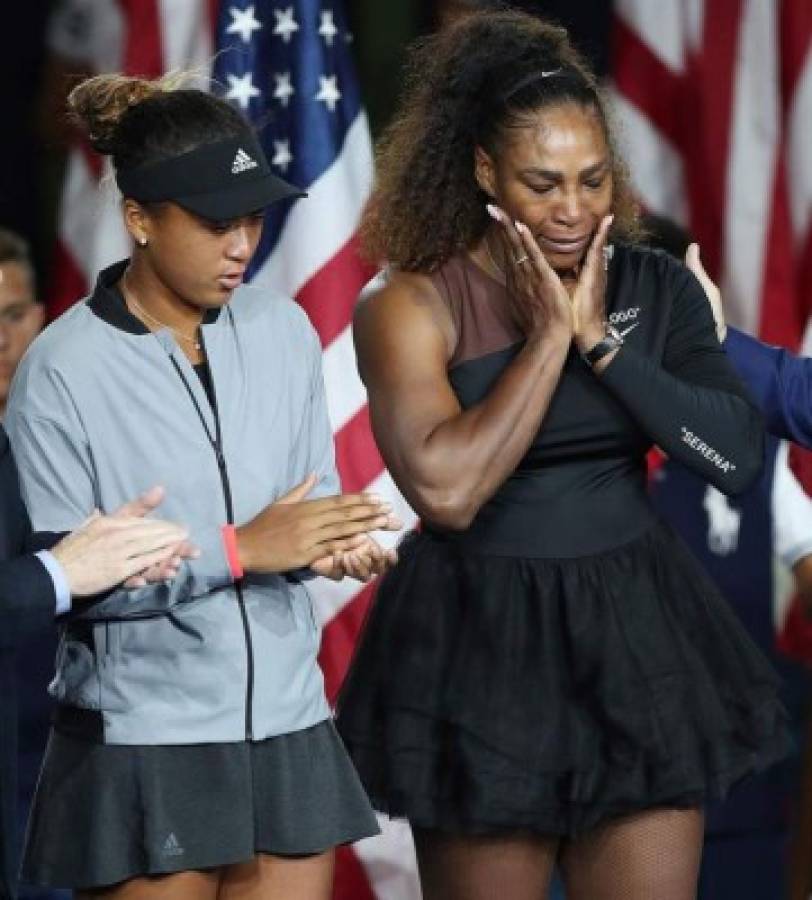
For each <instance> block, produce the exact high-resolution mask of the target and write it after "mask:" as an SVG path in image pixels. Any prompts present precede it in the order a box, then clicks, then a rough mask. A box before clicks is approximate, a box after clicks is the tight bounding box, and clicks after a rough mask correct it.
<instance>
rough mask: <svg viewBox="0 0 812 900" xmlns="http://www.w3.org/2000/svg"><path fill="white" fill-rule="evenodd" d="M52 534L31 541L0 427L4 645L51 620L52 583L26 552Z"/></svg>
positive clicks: (14, 470)
mask: <svg viewBox="0 0 812 900" xmlns="http://www.w3.org/2000/svg"><path fill="white" fill-rule="evenodd" d="M56 537H58V536H57V535H42V536H41V538H38V539H37V540H35V539H34V535H32V534H31V524H30V522H29V519H28V513H27V512H26V510H25V506H24V505H23V501H22V497H21V496H20V485H19V481H18V478H17V468H16V466H15V465H14V457H13V456H12V454H11V449H10V447H9V444H8V440H7V439H6V436H5V433H4V432H3V431H2V429H0V630H2V633H3V639H2V641H0V643H2V644H3V645H4V646H13V645H14V643H15V642H16V640H17V639H18V638H19V635H20V632H22V631H27V630H29V629H31V628H36V627H37V626H38V625H39V624H40V623H44V622H47V621H53V617H54V610H55V604H56V591H55V589H54V584H53V581H52V580H51V576H50V575H49V574H48V571H47V569H46V568H45V566H44V565H43V564H42V563H41V562H40V561H39V560H38V559H37V558H36V557H35V556H33V555H32V553H31V552H30V551H31V549H32V547H36V548H37V549H40V548H42V549H44V547H46V546H50V545H52V544H53V543H54V538H56Z"/></svg>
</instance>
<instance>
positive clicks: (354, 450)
mask: <svg viewBox="0 0 812 900" xmlns="http://www.w3.org/2000/svg"><path fill="white" fill-rule="evenodd" d="M335 445H336V463H337V465H338V471H339V473H340V474H341V487H342V489H343V490H344V491H346V492H347V493H348V494H354V493H356V492H357V491H362V490H364V488H366V486H367V485H368V484H369V483H370V482H371V481H374V480H375V479H376V478H377V477H378V476H379V475H380V474H381V472H382V471H383V469H384V463H383V460H382V459H381V455H380V453H379V452H378V447H377V445H376V444H375V438H374V437H373V436H372V426H371V424H370V421H369V407H368V406H363V407H361V409H359V410H358V412H357V413H356V414H355V415H354V416H353V417H352V418H351V419H350V420H349V422H347V424H346V425H345V426H344V427H343V428H342V429H341V430H340V431H339V432H337V433H336V435H335Z"/></svg>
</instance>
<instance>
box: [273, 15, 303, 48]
mask: <svg viewBox="0 0 812 900" xmlns="http://www.w3.org/2000/svg"><path fill="white" fill-rule="evenodd" d="M273 14H274V15H275V16H276V27H275V28H274V30H273V33H274V34H278V35H279V36H280V37H281V38H282V40H283V41H284V42H285V43H286V44H289V43H290V39H291V37H292V36H293V33H294V31H298V30H299V23H298V22H297V21H296V19H294V18H293V7H292V6H289V7H288V8H287V9H275V10H274V11H273Z"/></svg>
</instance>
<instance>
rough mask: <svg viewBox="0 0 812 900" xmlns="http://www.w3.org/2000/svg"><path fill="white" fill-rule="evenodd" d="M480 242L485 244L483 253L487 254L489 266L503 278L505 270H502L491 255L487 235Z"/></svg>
mask: <svg viewBox="0 0 812 900" xmlns="http://www.w3.org/2000/svg"><path fill="white" fill-rule="evenodd" d="M482 240H483V242H484V244H485V252H486V253H487V254H488V259H489V260H490V261H491V265H492V266H493V267H494V269H496V271H497V272H498V273H499V275H500V276H501V277H502V278H505V270H504V269H503V268H502V267H501V266H500V265H499V263H498V262H497V261H496V260H495V259H494V257H493V253H491V245H490V244H489V243H488V235H487V234H486V235H485V236H484V237H483V238H482Z"/></svg>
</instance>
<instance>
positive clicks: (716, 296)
mask: <svg viewBox="0 0 812 900" xmlns="http://www.w3.org/2000/svg"><path fill="white" fill-rule="evenodd" d="M685 265H686V266H688V268H689V269H690V270H691V271H692V272H693V273H694V275H696V277H697V279H698V280H699V283H700V284H701V285H702V288H703V289H704V291H705V296H706V297H707V298H708V303H710V308H711V312H712V313H713V320H714V322H715V323H716V336H717V337H718V338H719V343H722V342H724V339H725V338H726V337H727V324H726V323H725V311H724V309H723V308H722V294H721V291H720V290H719V288H718V287H717V286H716V284H715V282H714V281H712V280H711V277H710V275H708V273H707V272H706V271H705V267H704V266H703V265H702V260H701V259H700V258H699V244H690V245H689V246H688V249H687V250H686V251H685Z"/></svg>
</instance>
